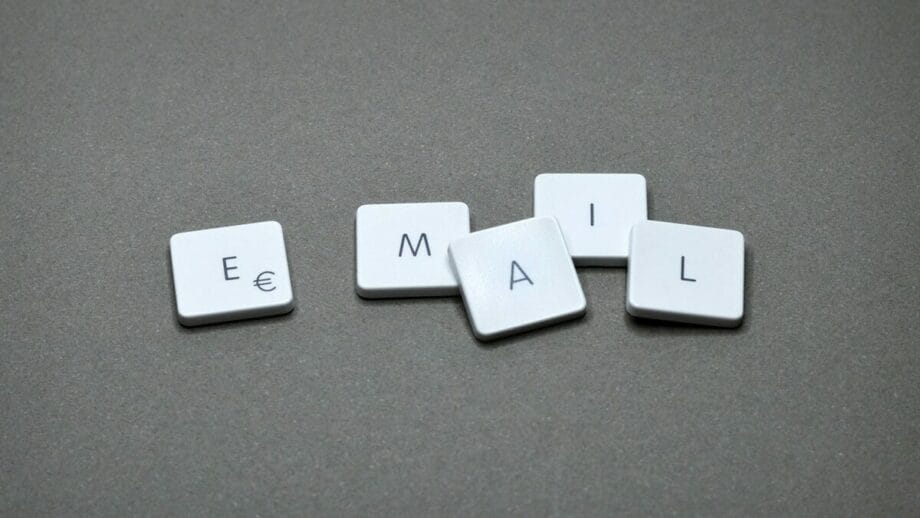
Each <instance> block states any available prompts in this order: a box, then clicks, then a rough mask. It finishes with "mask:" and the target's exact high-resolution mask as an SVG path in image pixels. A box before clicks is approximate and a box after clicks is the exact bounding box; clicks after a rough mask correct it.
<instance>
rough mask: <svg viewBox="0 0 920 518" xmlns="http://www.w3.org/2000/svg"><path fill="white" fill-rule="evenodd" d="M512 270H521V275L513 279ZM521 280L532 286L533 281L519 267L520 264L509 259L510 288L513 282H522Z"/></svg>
mask: <svg viewBox="0 0 920 518" xmlns="http://www.w3.org/2000/svg"><path fill="white" fill-rule="evenodd" d="M514 270H517V271H519V272H521V275H522V276H523V277H519V278H517V279H515V278H514ZM523 281H527V282H529V283H530V285H531V286H533V281H532V280H530V277H528V276H527V272H525V271H524V269H523V268H521V265H519V264H518V263H517V261H511V289H512V290H513V289H514V283H516V282H523Z"/></svg>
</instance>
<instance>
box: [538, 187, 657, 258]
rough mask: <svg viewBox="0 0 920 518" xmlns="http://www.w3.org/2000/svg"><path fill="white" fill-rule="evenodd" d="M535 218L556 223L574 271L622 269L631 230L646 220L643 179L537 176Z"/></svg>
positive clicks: (626, 255)
mask: <svg viewBox="0 0 920 518" xmlns="http://www.w3.org/2000/svg"><path fill="white" fill-rule="evenodd" d="M533 214H534V217H538V218H539V217H545V216H552V217H554V218H556V221H558V222H559V226H560V227H561V228H562V235H563V236H565V242H566V245H567V246H568V249H569V253H570V254H571V256H572V260H573V261H575V264H576V265H577V266H625V265H626V259H627V257H628V255H629V230H630V229H631V228H632V226H633V225H634V224H635V223H637V222H639V221H645V220H646V219H647V217H648V212H647V206H646V189H645V177H644V176H642V175H641V174H599V173H598V174H556V173H546V174H541V175H538V176H537V177H536V179H534V189H533Z"/></svg>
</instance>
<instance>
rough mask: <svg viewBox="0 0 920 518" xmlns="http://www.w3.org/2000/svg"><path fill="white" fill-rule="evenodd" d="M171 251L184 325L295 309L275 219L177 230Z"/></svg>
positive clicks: (174, 281)
mask: <svg viewBox="0 0 920 518" xmlns="http://www.w3.org/2000/svg"><path fill="white" fill-rule="evenodd" d="M169 253H170V257H171V259H172V272H173V283H174V284H175V286H176V308H177V310H178V313H179V322H180V323H181V324H182V325H186V326H197V325H201V324H213V323H215V322H226V321H229V320H240V319H244V318H253V317H265V316H270V315H280V314H282V313H288V312H290V311H291V310H292V309H294V294H293V291H292V290H291V277H290V274H289V273H288V261H287V253H286V251H285V248H284V235H283V233H282V231H281V225H279V224H278V223H277V222H275V221H263V222H261V223H250V224H248V225H236V226H232V227H220V228H211V229H208V230H196V231H193V232H182V233H179V234H175V235H173V236H172V237H171V238H170V240H169Z"/></svg>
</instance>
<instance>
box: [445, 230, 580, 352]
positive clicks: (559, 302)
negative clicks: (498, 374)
mask: <svg viewBox="0 0 920 518" xmlns="http://www.w3.org/2000/svg"><path fill="white" fill-rule="evenodd" d="M450 259H451V263H452V265H453V267H454V271H455V272H456V274H457V280H458V281H459V282H460V292H461V294H462V295H463V302H464V304H465V306H466V312H467V315H468V316H469V319H470V323H471V324H472V327H473V333H474V334H475V335H476V337H477V338H479V339H481V340H491V339H494V338H498V337H501V336H505V335H509V334H512V333H517V332H521V331H526V330H528V329H533V328H536V327H542V326H546V325H550V324H553V323H556V322H560V321H563V320H568V319H571V318H576V317H578V316H581V315H583V314H584V312H585V296H584V293H582V291H581V284H580V283H579V282H578V275H577V274H576V273H575V266H574V265H573V264H572V258H571V257H569V253H568V250H567V249H566V247H565V241H564V240H563V238H562V232H561V231H560V230H559V225H557V224H556V220H554V219H552V218H533V219H525V220H523V221H518V222H515V223H509V224H507V225H502V226H499V227H494V228H490V229H487V230H482V231H479V232H474V233H472V234H470V235H469V236H467V237H464V238H461V239H458V240H456V241H453V242H451V244H450Z"/></svg>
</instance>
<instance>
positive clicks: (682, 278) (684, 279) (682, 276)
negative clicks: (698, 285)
mask: <svg viewBox="0 0 920 518" xmlns="http://www.w3.org/2000/svg"><path fill="white" fill-rule="evenodd" d="M680 280H682V281H689V282H696V279H690V278H688V277H685V276H684V256H680Z"/></svg>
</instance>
